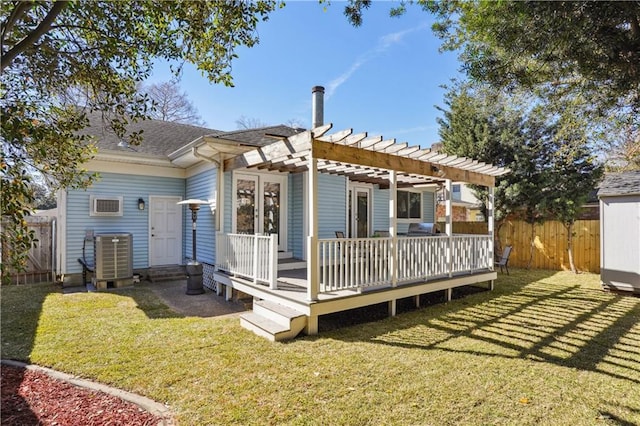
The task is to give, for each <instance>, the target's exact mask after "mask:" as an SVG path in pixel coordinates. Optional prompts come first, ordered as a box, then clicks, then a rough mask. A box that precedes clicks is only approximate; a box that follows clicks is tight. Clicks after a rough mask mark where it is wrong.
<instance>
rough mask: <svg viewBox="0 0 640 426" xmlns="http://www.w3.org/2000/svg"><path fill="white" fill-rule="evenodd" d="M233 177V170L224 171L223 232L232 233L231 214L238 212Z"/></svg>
mask: <svg viewBox="0 0 640 426" xmlns="http://www.w3.org/2000/svg"><path fill="white" fill-rule="evenodd" d="M232 191H233V177H232V176H231V172H225V173H224V223H223V224H222V228H223V232H225V233H227V234H230V233H231V228H232V222H231V216H232V215H234V214H236V210H235V206H234V205H233V194H232Z"/></svg>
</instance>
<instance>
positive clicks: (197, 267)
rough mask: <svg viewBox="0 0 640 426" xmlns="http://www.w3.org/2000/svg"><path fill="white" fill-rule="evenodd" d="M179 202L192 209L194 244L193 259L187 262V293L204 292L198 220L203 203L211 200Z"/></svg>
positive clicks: (192, 249)
mask: <svg viewBox="0 0 640 426" xmlns="http://www.w3.org/2000/svg"><path fill="white" fill-rule="evenodd" d="M177 204H186V205H188V206H189V210H191V232H192V241H191V242H192V246H191V257H192V259H191V261H189V262H188V263H187V294H189V295H195V294H202V293H204V288H203V286H202V264H201V263H198V258H197V256H196V221H197V220H198V210H200V206H201V205H202V204H209V201H205V200H194V199H190V200H184V201H180V202H178V203H177Z"/></svg>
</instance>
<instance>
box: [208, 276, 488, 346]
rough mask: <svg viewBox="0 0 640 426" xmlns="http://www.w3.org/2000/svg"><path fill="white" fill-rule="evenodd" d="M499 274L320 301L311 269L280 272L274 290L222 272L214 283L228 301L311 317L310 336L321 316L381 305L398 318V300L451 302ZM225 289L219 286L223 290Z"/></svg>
mask: <svg viewBox="0 0 640 426" xmlns="http://www.w3.org/2000/svg"><path fill="white" fill-rule="evenodd" d="M496 278H497V273H496V272H495V271H491V270H479V271H476V272H474V273H471V274H470V273H464V274H458V275H454V276H452V277H447V278H441V279H434V280H429V281H424V280H422V281H414V282H405V283H402V284H398V285H397V286H396V287H392V286H391V284H390V283H389V284H385V285H379V286H376V287H367V288H365V289H359V290H358V289H347V290H335V291H331V292H324V293H320V294H319V295H318V300H308V298H307V269H306V268H305V269H292V270H284V271H279V273H278V286H277V287H278V288H277V289H271V288H269V286H268V285H265V284H260V283H255V282H253V281H251V280H248V279H246V278H242V277H238V276H232V275H230V274H228V273H225V272H222V271H216V272H214V279H215V280H216V281H217V282H218V283H219V284H221V285H222V286H225V287H226V297H227V298H228V299H230V298H231V295H232V291H231V290H232V289H235V290H238V291H241V292H243V293H245V294H249V295H251V296H252V297H254V298H256V299H259V300H267V301H269V302H274V303H278V304H280V305H283V306H286V307H288V308H291V309H295V310H297V311H299V312H300V313H301V314H303V315H305V316H307V320H308V326H307V328H306V329H305V332H306V333H307V334H315V333H316V332H317V320H318V316H320V315H326V314H330V313H334V312H341V311H346V310H349V309H354V308H360V307H363V306H370V305H375V304H378V303H383V302H388V303H389V314H390V315H395V304H396V301H397V300H398V299H404V298H408V297H415V300H416V303H419V296H420V295H421V294H426V293H432V292H435V291H445V294H446V299H447V300H450V299H451V291H452V290H453V288H455V287H461V286H465V285H471V284H477V283H482V282H486V283H487V286H488V287H489V288H492V287H493V280H495V279H496ZM222 286H218V287H219V288H220V287H222Z"/></svg>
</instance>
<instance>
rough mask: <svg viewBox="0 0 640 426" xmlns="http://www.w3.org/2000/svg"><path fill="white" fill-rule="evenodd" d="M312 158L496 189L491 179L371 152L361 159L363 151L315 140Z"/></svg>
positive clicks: (493, 178) (410, 159) (445, 167)
mask: <svg viewBox="0 0 640 426" xmlns="http://www.w3.org/2000/svg"><path fill="white" fill-rule="evenodd" d="M312 155H313V157H314V158H323V159H325V160H333V161H340V162H345V163H351V164H360V165H362V166H366V167H374V168H380V169H387V170H398V171H402V172H406V173H415V174H419V175H423V176H431V177H435V178H438V179H445V178H446V179H450V180H454V181H461V182H468V183H472V184H475V185H482V186H495V177H493V176H487V175H483V174H480V173H475V172H471V171H468V170H461V169H456V168H454V167H447V166H441V165H438V164H433V163H429V162H425V161H422V160H416V159H413V158H408V157H400V156H398V155H393V154H388V153H384V152H378V151H371V152H369V153H367V155H366V156H363V155H362V151H361V150H360V149H358V148H354V147H350V146H344V145H336V144H333V143H329V142H324V141H322V140H318V139H315V140H314V141H313V142H312ZM445 157H446V155H445ZM443 158H444V157H443Z"/></svg>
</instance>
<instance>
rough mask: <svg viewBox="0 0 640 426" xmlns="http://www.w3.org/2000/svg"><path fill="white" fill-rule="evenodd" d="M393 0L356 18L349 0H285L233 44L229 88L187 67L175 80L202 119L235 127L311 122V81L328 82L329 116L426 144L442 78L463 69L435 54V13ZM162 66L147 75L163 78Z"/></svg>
mask: <svg viewBox="0 0 640 426" xmlns="http://www.w3.org/2000/svg"><path fill="white" fill-rule="evenodd" d="M393 4H394V3H392V2H386V1H385V2H373V4H372V6H371V8H370V9H369V10H368V11H367V12H366V14H365V15H364V23H363V25H362V26H361V27H358V28H356V27H353V26H351V25H350V24H349V22H348V21H347V19H346V17H345V16H344V15H343V9H344V5H345V3H343V2H338V1H333V2H331V4H330V5H329V6H326V7H324V6H323V5H319V4H318V3H317V2H316V1H289V2H287V5H286V7H284V8H283V9H278V10H276V11H275V12H274V13H273V14H272V15H271V16H270V18H269V20H268V21H267V22H261V23H260V24H259V26H258V35H259V37H260V43H259V44H258V45H256V46H254V47H253V48H251V49H247V48H243V49H240V50H238V51H237V53H238V54H239V58H238V59H236V60H235V61H234V63H233V70H232V75H233V78H234V83H235V87H233V88H227V87H224V86H222V85H214V84H210V83H209V82H208V80H207V79H206V78H204V77H202V76H201V75H200V73H199V72H198V71H197V70H195V69H194V68H193V67H186V68H185V71H184V74H183V76H182V81H181V86H182V89H183V90H184V91H186V92H187V94H188V96H189V99H190V100H191V101H192V102H193V103H194V105H195V106H196V107H197V109H198V111H199V112H200V115H201V116H202V118H203V119H204V120H205V121H206V122H207V125H208V127H211V128H214V129H219V130H235V129H236V128H237V124H236V120H238V119H239V118H240V117H241V116H245V117H250V118H255V119H258V120H260V121H261V122H264V123H266V124H280V123H284V122H286V121H288V120H291V119H295V120H297V121H298V122H300V123H302V124H303V126H304V127H306V128H309V127H310V126H311V88H312V87H313V86H316V85H321V86H324V87H325V89H326V92H325V114H324V119H325V123H329V122H331V123H333V125H334V127H333V130H342V129H345V128H353V129H354V132H356V133H359V132H368V134H369V135H371V136H373V135H382V136H384V137H385V139H386V138H396V139H397V140H398V142H405V141H406V142H409V144H410V145H420V146H421V147H423V148H428V147H430V146H431V144H432V143H433V142H437V141H438V125H437V122H436V118H437V117H438V116H440V113H439V112H438V111H437V110H436V108H435V105H440V106H442V105H443V101H444V99H443V94H444V90H443V89H442V88H441V87H440V86H441V85H443V84H447V83H449V82H450V80H451V79H452V78H454V77H456V76H459V73H458V69H459V68H460V63H459V62H458V60H457V55H456V54H455V53H451V52H446V53H440V52H439V51H438V48H439V46H440V40H439V39H437V38H436V37H435V36H434V35H433V33H432V31H431V28H430V26H431V23H432V22H433V18H432V16H431V15H430V14H429V13H427V12H424V11H422V10H421V9H419V8H417V7H409V8H408V11H407V13H406V14H405V15H404V16H402V17H399V18H391V17H389V9H390V7H391V6H392V5H393ZM170 77H171V75H170V74H169V71H168V67H167V66H159V67H157V68H156V70H155V71H154V74H153V76H152V77H151V78H150V79H149V80H148V82H149V83H153V82H160V81H167V80H169V79H170Z"/></svg>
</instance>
